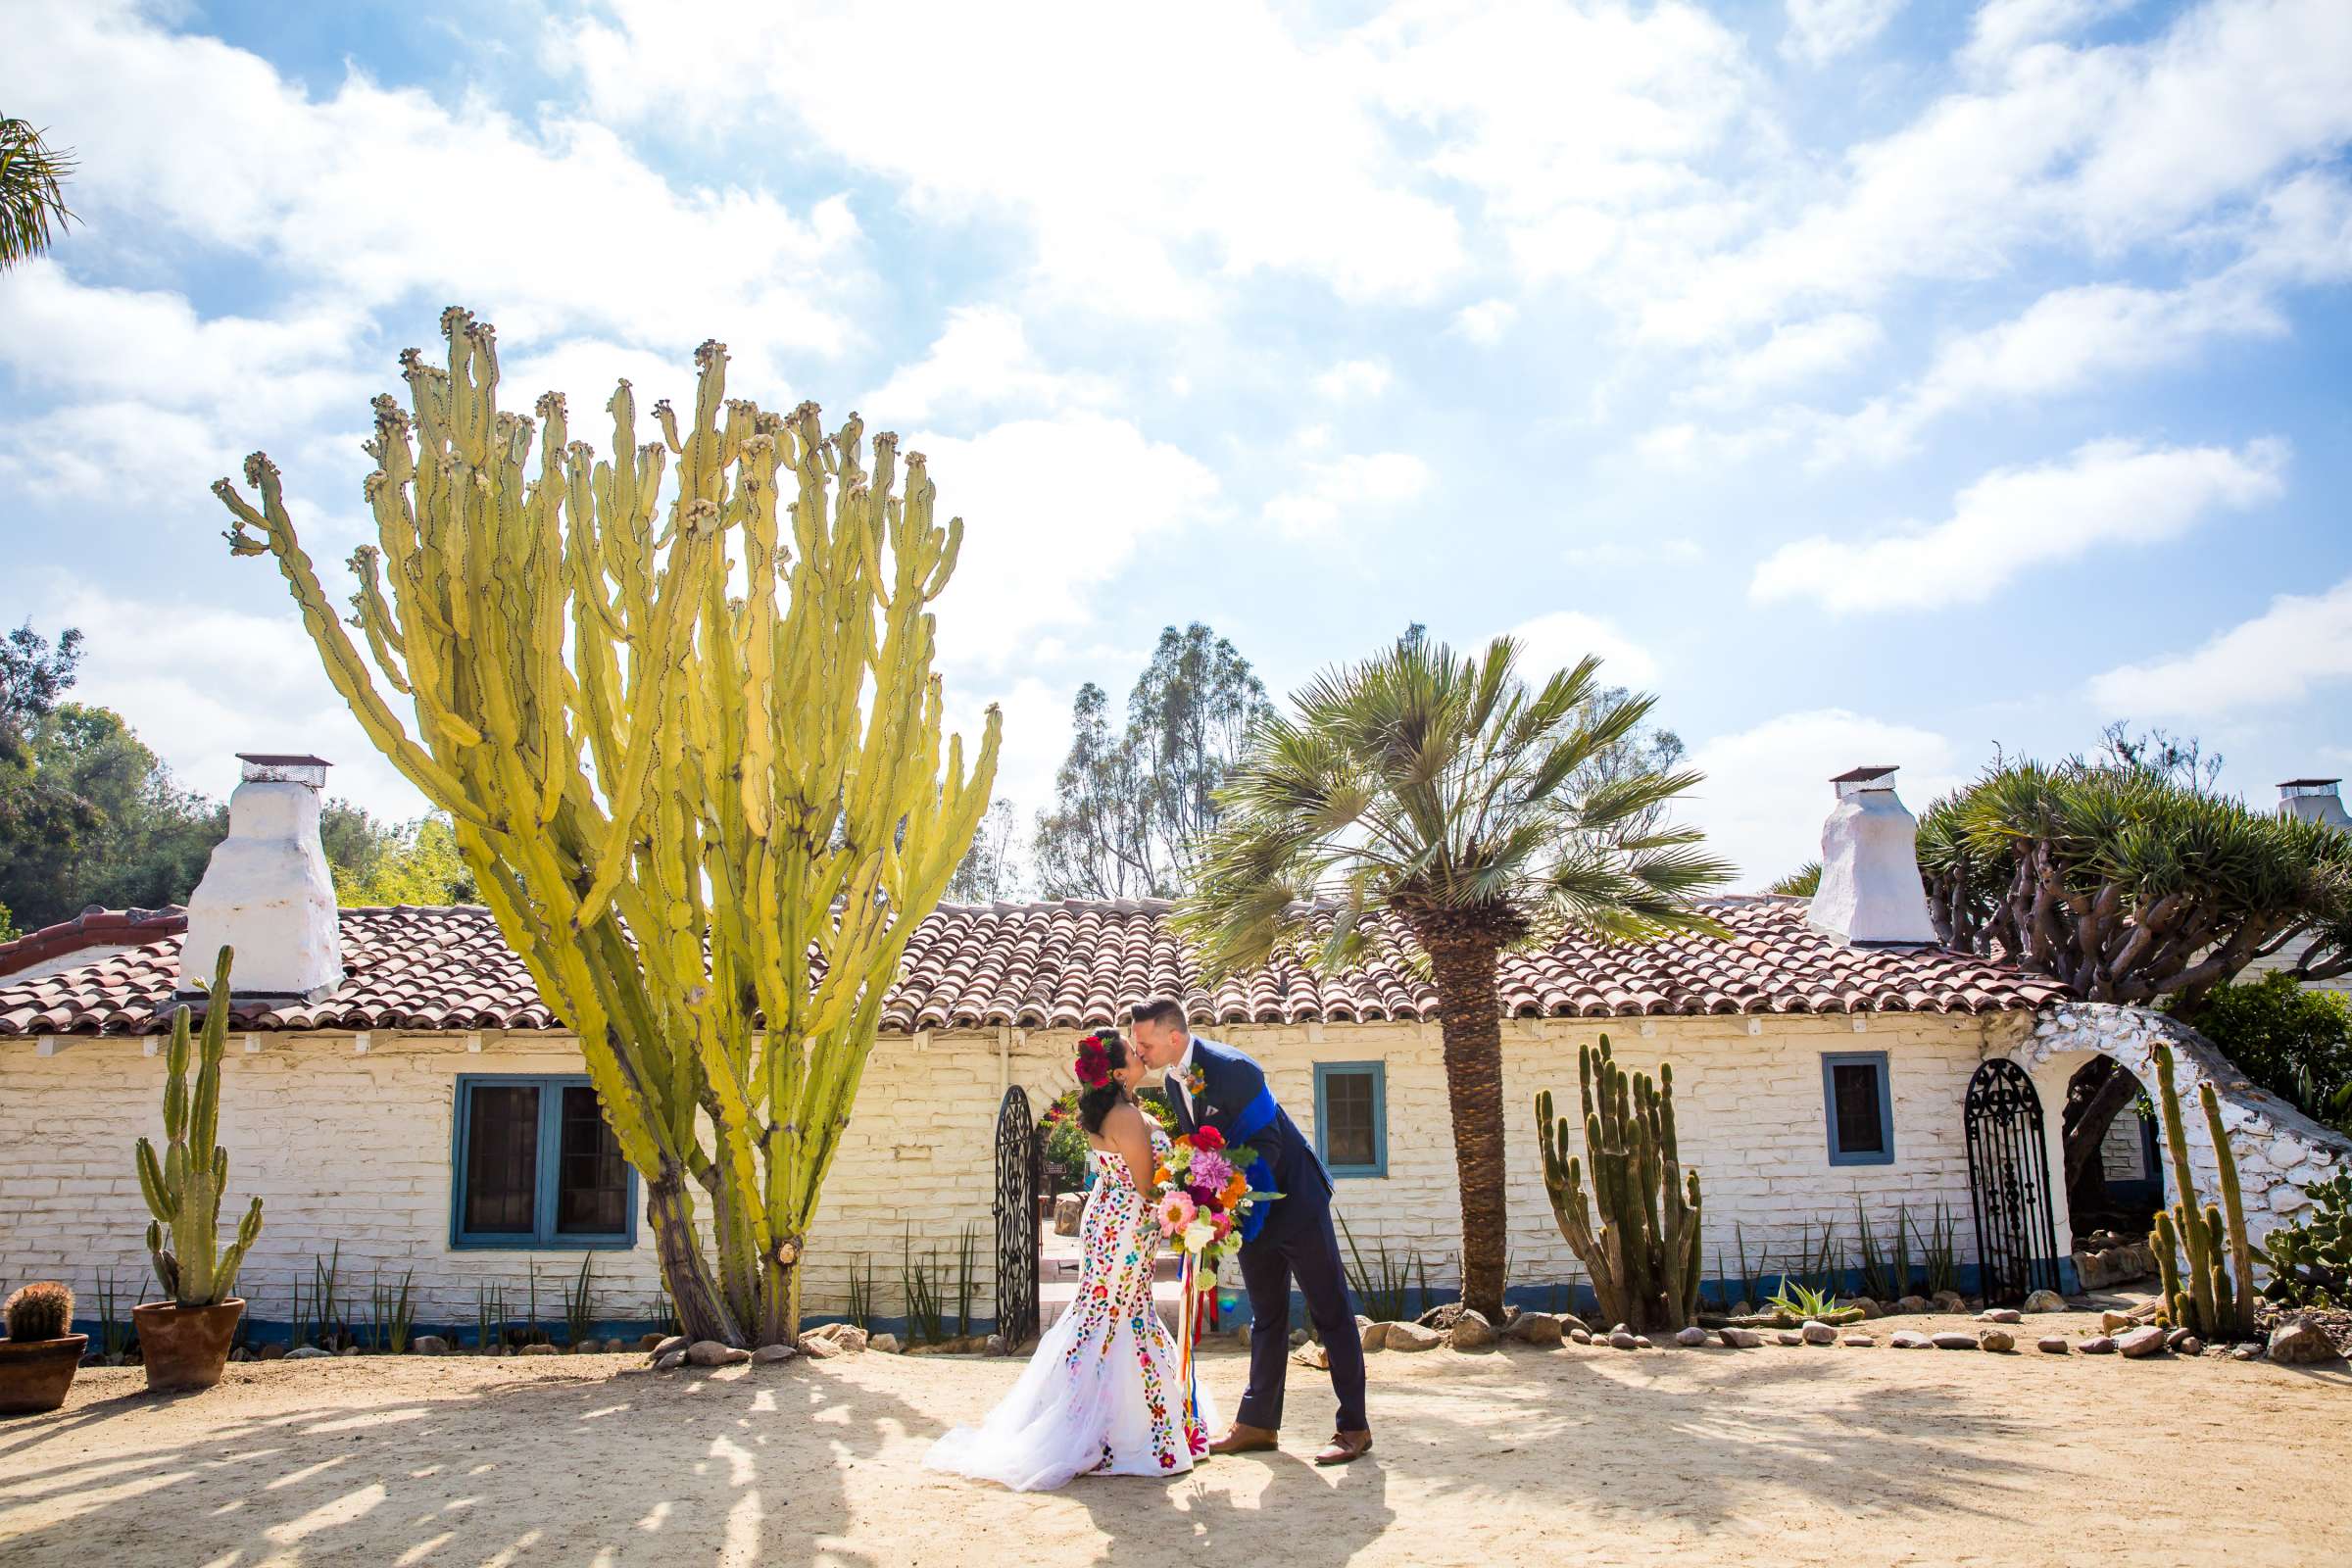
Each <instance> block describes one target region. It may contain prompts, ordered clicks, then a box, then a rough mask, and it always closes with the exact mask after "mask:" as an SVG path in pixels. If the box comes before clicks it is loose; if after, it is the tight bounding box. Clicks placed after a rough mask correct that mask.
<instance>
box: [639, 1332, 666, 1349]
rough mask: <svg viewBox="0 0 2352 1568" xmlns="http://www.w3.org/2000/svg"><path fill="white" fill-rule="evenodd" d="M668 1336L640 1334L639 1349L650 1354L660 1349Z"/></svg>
mask: <svg viewBox="0 0 2352 1568" xmlns="http://www.w3.org/2000/svg"><path fill="white" fill-rule="evenodd" d="M666 1338H668V1336H667V1335H662V1334H640V1335H638V1336H637V1348H639V1349H640V1350H644V1351H646V1352H647V1353H649V1354H650V1353H652V1352H653V1351H655V1350H658V1349H660V1348H662V1341H663V1340H664V1339H666Z"/></svg>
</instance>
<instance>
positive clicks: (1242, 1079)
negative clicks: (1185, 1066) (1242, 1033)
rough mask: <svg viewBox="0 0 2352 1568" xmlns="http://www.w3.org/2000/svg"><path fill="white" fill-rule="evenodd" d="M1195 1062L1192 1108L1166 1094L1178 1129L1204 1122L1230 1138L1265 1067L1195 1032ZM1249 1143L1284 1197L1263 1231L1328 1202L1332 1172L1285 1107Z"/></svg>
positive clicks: (1257, 1088)
mask: <svg viewBox="0 0 2352 1568" xmlns="http://www.w3.org/2000/svg"><path fill="white" fill-rule="evenodd" d="M1193 1064H1194V1065H1195V1066H1196V1067H1198V1068H1200V1069H1201V1093H1200V1094H1199V1095H1197V1096H1194V1097H1192V1100H1191V1109H1190V1110H1189V1111H1188V1109H1187V1099H1186V1097H1185V1096H1184V1095H1181V1094H1176V1093H1170V1095H1169V1096H1168V1099H1169V1101H1170V1102H1171V1103H1173V1104H1174V1105H1175V1107H1176V1130H1177V1131H1178V1132H1182V1133H1189V1132H1192V1131H1193V1130H1194V1129H1195V1128H1196V1127H1200V1126H1204V1125H1205V1126H1209V1127H1214V1128H1215V1129H1216V1130H1217V1131H1218V1132H1220V1133H1223V1134H1225V1135H1226V1136H1227V1137H1229V1138H1230V1137H1231V1136H1232V1134H1233V1130H1234V1124H1235V1123H1236V1122H1237V1121H1238V1120H1239V1119H1240V1118H1241V1115H1242V1112H1243V1111H1245V1110H1247V1109H1248V1108H1249V1106H1250V1102H1252V1101H1254V1100H1255V1099H1257V1097H1258V1094H1259V1093H1260V1092H1261V1091H1262V1090H1264V1088H1265V1087H1266V1074H1265V1070H1264V1069H1263V1068H1261V1067H1260V1066H1258V1064H1257V1063H1256V1062H1254V1061H1251V1060H1250V1058H1249V1057H1248V1056H1245V1055H1243V1054H1241V1053H1240V1052H1238V1051H1236V1050H1234V1049H1233V1048H1232V1047H1230V1046H1221V1045H1219V1044H1217V1043H1216V1042H1215V1041H1213V1040H1203V1039H1201V1037H1200V1036H1198V1035H1195V1036H1194V1037H1193ZM1250 1143H1251V1144H1252V1145H1253V1146H1255V1147H1256V1148H1257V1149H1259V1150H1260V1151H1262V1152H1264V1153H1265V1154H1266V1163H1267V1165H1268V1166H1269V1167H1271V1169H1272V1170H1273V1173H1274V1190H1275V1191H1276V1192H1278V1193H1280V1194H1282V1195H1283V1196H1282V1201H1279V1202H1277V1203H1275V1204H1274V1206H1273V1211H1272V1212H1271V1213H1270V1214H1268V1215H1267V1217H1266V1225H1267V1229H1269V1230H1272V1229H1277V1228H1281V1227H1282V1226H1283V1225H1284V1222H1285V1220H1286V1219H1290V1218H1295V1217H1299V1216H1300V1215H1301V1213H1302V1212H1311V1211H1313V1210H1317V1209H1321V1208H1323V1207H1324V1206H1326V1205H1328V1204H1329V1203H1330V1201H1331V1174H1330V1172H1328V1171H1326V1170H1325V1169H1324V1168H1323V1162H1322V1161H1321V1160H1320V1159H1317V1158H1316V1157H1315V1151H1314V1146H1313V1145H1311V1144H1309V1143H1308V1142H1307V1141H1306V1135H1305V1134H1303V1133H1301V1132H1300V1131H1299V1124H1298V1123H1297V1122H1294V1121H1293V1120H1291V1113H1290V1112H1289V1111H1287V1110H1284V1109H1282V1108H1281V1107H1280V1106H1279V1105H1278V1106H1276V1107H1275V1111H1274V1120H1273V1122H1272V1124H1271V1125H1270V1126H1268V1127H1267V1128H1266V1129H1265V1130H1264V1131H1262V1132H1260V1133H1258V1134H1256V1135H1255V1136H1254V1137H1252V1138H1251V1139H1250ZM1260 1234H1263V1232H1261V1233H1260Z"/></svg>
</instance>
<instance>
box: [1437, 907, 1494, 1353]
mask: <svg viewBox="0 0 2352 1568" xmlns="http://www.w3.org/2000/svg"><path fill="white" fill-rule="evenodd" d="M1422 947H1423V948H1424V949H1425V950H1426V951H1427V952H1428V954H1429V958H1430V967H1431V968H1432V969H1433V970H1434V971H1435V972H1436V976H1437V982H1438V1018H1439V1026H1440V1028H1441V1029H1442V1030H1443V1031H1444V1033H1445V1037H1446V1100H1447V1103H1448V1105H1449V1107H1450V1108H1451V1110H1452V1113H1453V1163H1454V1170H1455V1173H1456V1175H1457V1176H1458V1178H1459V1179H1460V1182H1461V1189H1462V1302H1463V1304H1464V1305H1466V1306H1469V1307H1473V1308H1475V1309H1476V1310H1478V1311H1479V1312H1482V1313H1484V1314H1485V1315H1486V1317H1487V1318H1488V1320H1489V1321H1491V1322H1493V1323H1495V1324H1500V1323H1501V1321H1502V1287H1503V1269H1504V1267H1505V1252H1506V1250H1507V1243H1508V1238H1509V1217H1508V1211H1507V1208H1506V1205H1505V1203H1504V1200H1503V1170H1504V1166H1503V1152H1502V1018H1501V1014H1502V1002H1501V996H1500V994H1499V993H1498V992H1497V990H1496V989H1495V956H1496V955H1497V953H1498V952H1499V951H1500V950H1499V949H1498V948H1497V947H1496V945H1495V943H1494V942H1493V941H1492V940H1491V939H1487V938H1482V937H1461V936H1436V935H1435V934H1434V933H1424V934H1423V935H1422Z"/></svg>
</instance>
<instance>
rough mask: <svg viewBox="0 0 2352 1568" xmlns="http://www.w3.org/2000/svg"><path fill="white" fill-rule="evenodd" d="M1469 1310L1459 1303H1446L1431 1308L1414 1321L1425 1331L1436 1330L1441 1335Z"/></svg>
mask: <svg viewBox="0 0 2352 1568" xmlns="http://www.w3.org/2000/svg"><path fill="white" fill-rule="evenodd" d="M1469 1310H1470V1309H1469V1308H1468V1307H1466V1306H1464V1305H1463V1304H1462V1303H1461V1302H1459V1301H1446V1302H1445V1303H1443V1304H1442V1305H1438V1306H1433V1307H1431V1308H1430V1309H1429V1310H1428V1311H1426V1312H1424V1313H1422V1314H1421V1315H1420V1317H1419V1318H1417V1319H1415V1320H1414V1321H1416V1322H1418V1323H1419V1324H1420V1325H1421V1326H1422V1327H1423V1328H1425V1329H1436V1330H1437V1331H1438V1332H1439V1333H1441V1334H1443V1333H1445V1332H1446V1330H1448V1329H1450V1328H1452V1327H1453V1320H1454V1319H1455V1318H1457V1317H1460V1316H1461V1315H1462V1314H1463V1313H1464V1312H1467V1311H1469Z"/></svg>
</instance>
